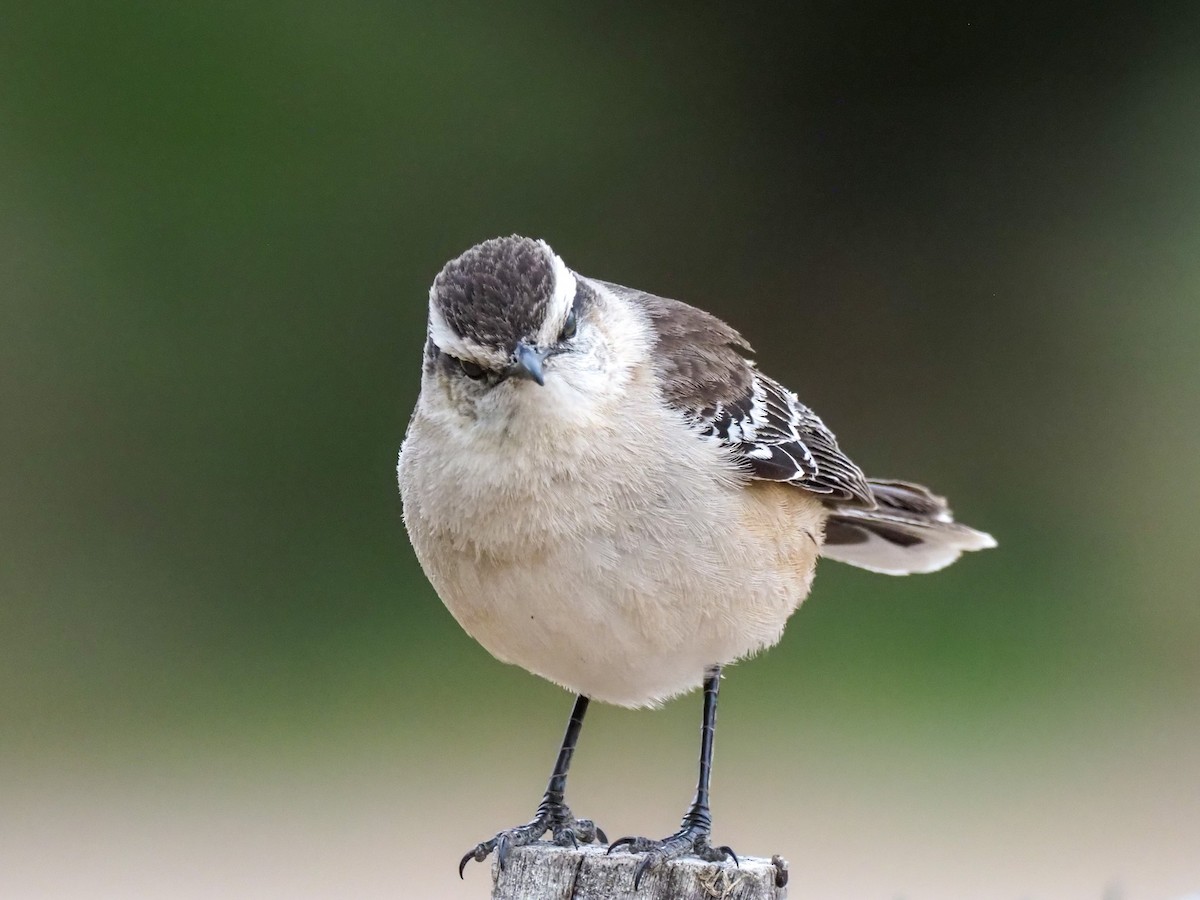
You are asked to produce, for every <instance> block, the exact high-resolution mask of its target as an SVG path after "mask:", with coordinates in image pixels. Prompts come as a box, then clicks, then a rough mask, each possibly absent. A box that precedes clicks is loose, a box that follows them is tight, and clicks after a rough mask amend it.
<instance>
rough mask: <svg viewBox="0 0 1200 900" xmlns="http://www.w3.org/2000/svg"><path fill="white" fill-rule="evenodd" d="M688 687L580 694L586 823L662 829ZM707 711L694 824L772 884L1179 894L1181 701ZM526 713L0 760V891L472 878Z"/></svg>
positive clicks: (394, 889)
mask: <svg viewBox="0 0 1200 900" xmlns="http://www.w3.org/2000/svg"><path fill="white" fill-rule="evenodd" d="M726 693H727V694H729V695H732V694H733V693H734V691H732V690H727V691H726ZM563 699H564V700H565V698H563ZM689 700H690V702H689ZM695 705H696V698H694V697H693V698H688V699H685V700H683V701H682V702H681V703H678V704H676V705H675V706H673V707H671V708H670V709H669V711H666V712H661V713H648V712H639V713H628V712H623V711H613V710H607V709H605V710H596V711H595V712H594V713H593V718H592V720H591V721H590V722H589V723H588V724H589V726H590V729H585V732H584V736H583V743H582V744H581V749H580V752H579V755H578V757H577V766H576V771H575V772H574V774H573V781H572V784H571V790H570V798H571V799H572V800H573V802H574V805H575V808H576V811H577V812H578V813H579V814H581V815H591V816H594V817H596V818H597V819H598V820H599V821H600V822H601V824H602V825H603V826H604V827H605V828H606V829H608V831H609V836H610V837H615V836H617V835H619V834H622V833H625V832H626V831H636V832H642V833H649V834H658V833H659V832H661V833H663V834H665V833H667V832H668V831H669V830H672V829H673V828H674V825H675V820H676V818H677V817H678V815H679V814H680V813H681V812H682V808H683V804H684V802H685V801H686V800H687V799H688V796H689V793H690V789H691V779H692V777H693V774H692V770H693V765H694V751H695V748H694V745H693V741H692V740H691V737H692V735H691V730H690V728H688V723H689V721H690V719H691V715H690V714H691V713H692V712H693V709H692V707H693V706H695ZM727 707H728V708H726V709H724V710H723V715H722V728H721V730H720V731H719V733H718V747H717V770H716V782H715V789H716V795H715V801H716V808H715V815H716V836H717V838H718V839H719V840H720V841H722V842H729V843H730V844H732V845H733V846H734V848H735V849H736V850H738V851H740V852H742V853H746V854H751V853H753V854H763V855H769V854H771V853H775V852H778V853H782V854H783V855H784V856H785V857H787V858H788V859H789V861H790V862H791V871H792V881H791V887H790V896H792V897H794V898H862V900H865V898H878V900H895V898H905V900H960V898H972V900H992V898H995V900H1023V898H1028V900H1041V898H1045V900H1076V898H1077V900H1100V898H1105V900H1118V898H1120V900H1174V898H1182V897H1184V896H1187V895H1188V894H1189V893H1190V892H1196V891H1200V852H1198V848H1200V841H1198V837H1200V753H1198V748H1200V729H1197V728H1196V727H1195V724H1196V723H1195V720H1194V717H1193V718H1191V719H1186V718H1182V719H1181V718H1179V717H1174V716H1171V715H1170V713H1169V711H1164V710H1156V711H1147V714H1146V720H1145V721H1140V722H1130V721H1117V720H1114V721H1112V722H1107V723H1105V722H1095V723H1093V726H1092V727H1089V728H1086V729H1081V730H1076V732H1075V733H1073V734H1069V735H1068V734H1063V733H1055V731H1056V729H1055V725H1054V723H1046V728H1047V732H1048V733H1044V734H1039V735H1031V736H1030V737H1029V739H1028V740H1027V741H1022V740H1021V739H1020V738H1017V739H1016V740H1013V736H1012V735H1008V736H1005V738H1004V739H1003V741H1002V742H1003V743H1004V745H1005V749H1004V750H1003V751H996V752H990V751H989V750H988V748H987V747H986V746H982V745H981V746H979V747H977V748H975V749H974V750H973V751H964V750H961V749H960V750H958V751H948V752H947V753H946V754H945V756H944V757H940V758H939V757H938V756H937V755H936V754H930V753H928V752H926V751H924V750H920V751H918V749H914V748H913V747H912V746H911V745H906V744H905V743H904V742H903V738H902V737H899V738H898V737H897V735H896V734H887V733H885V734H881V735H878V736H877V737H878V739H877V740H874V741H872V740H871V736H870V735H869V734H847V733H839V732H838V731H837V730H836V729H831V728H830V727H829V725H828V724H825V725H822V726H819V727H818V728H815V729H813V730H812V731H811V732H809V733H805V732H804V730H803V729H802V728H793V727H791V726H789V727H787V728H786V730H784V731H778V732H777V731H773V730H771V729H770V728H769V727H768V726H769V723H764V722H761V721H754V720H751V721H746V720H747V718H748V717H747V716H746V715H745V714H744V713H739V710H738V709H737V708H736V706H735V704H734V703H732V702H730V703H728V704H727ZM784 714H785V713H782V712H781V715H784ZM463 715H464V719H465V718H467V716H468V714H467V713H466V711H464V714H463ZM548 723H549V718H548V717H540V716H539V718H538V719H537V722H536V727H535V728H532V729H531V730H530V731H528V732H527V733H525V734H522V735H519V736H514V737H511V738H510V739H508V740H507V741H506V742H505V743H504V744H502V745H490V746H489V744H488V742H487V740H486V738H483V737H480V738H479V740H478V741H471V740H469V739H467V738H468V735H469V731H470V729H469V726H466V725H464V726H463V727H461V728H456V729H455V731H454V734H453V735H447V736H446V739H447V741H448V742H452V743H454V746H451V747H449V748H446V752H442V751H441V750H440V749H438V748H434V747H427V748H421V747H419V746H411V747H408V748H407V749H403V748H401V749H400V750H398V751H397V750H396V748H394V747H393V748H388V747H382V746H379V745H375V746H369V745H365V746H360V747H359V748H358V751H357V752H347V753H345V754H342V755H340V757H339V760H338V763H339V765H338V769H337V770H336V771H334V770H332V769H331V768H330V767H328V765H326V766H322V765H320V764H315V763H312V762H311V761H310V762H308V763H306V762H304V761H303V760H299V759H298V760H291V761H285V762H283V763H279V762H278V761H275V762H272V761H271V760H269V759H267V758H265V755H263V756H260V757H259V758H254V759H251V760H249V761H248V760H247V758H246V757H245V756H244V755H240V756H235V755H228V756H222V755H221V754H211V755H209V756H206V757H204V759H203V764H202V765H196V766H188V765H186V764H183V765H181V764H179V763H178V762H176V763H175V764H170V763H167V762H164V761H162V760H155V759H142V760H136V761H134V760H130V761H129V762H128V764H125V765H122V764H120V763H109V764H96V765H94V766H93V765H89V764H88V763H87V762H86V761H85V760H82V759H78V758H77V759H75V761H74V765H73V767H72V768H73V770H70V771H69V770H68V769H67V768H65V767H64V768H56V767H55V766H54V765H53V764H51V765H49V766H48V767H47V768H46V769H45V770H44V771H41V772H38V771H36V770H33V771H29V770H26V771H22V772H15V771H10V772H8V773H5V775H4V783H5V785H6V787H5V790H4V794H3V797H2V798H0V822H2V823H3V825H2V828H0V860H2V865H0V897H5V898H28V900H35V898H122V900H127V898H135V897H148V898H152V897H172V898H213V897H222V898H234V897H239V898H331V897H356V898H398V897H403V898H445V900H455V898H463V900H466V898H483V897H486V896H488V893H489V889H490V879H489V874H488V870H487V868H486V867H484V866H478V865H472V866H470V867H469V868H468V869H467V873H466V874H467V877H466V880H465V881H463V882H460V881H459V879H458V877H457V875H456V874H455V865H456V863H457V860H458V857H459V855H460V854H461V853H463V852H464V851H465V850H466V849H467V848H468V847H469V845H471V844H473V843H474V841H476V840H478V839H480V838H482V837H484V836H485V834H486V833H488V832H490V831H492V830H494V829H495V828H498V827H500V826H502V825H511V824H517V822H518V820H524V818H526V817H527V816H528V814H529V813H530V812H531V811H532V809H533V806H534V805H535V804H536V802H537V800H538V795H539V792H540V790H541V787H542V782H543V779H544V777H545V775H546V767H547V765H548V761H549V758H550V757H551V756H552V754H553V744H554V742H555V741H556V740H557V737H558V734H557V729H556V728H554V727H553V726H552V725H550V724H548ZM792 724H795V723H792ZM764 728H767V730H766V731H765V732H764ZM668 730H669V731H671V732H679V733H678V734H675V733H671V734H667V733H666V732H667V731H668ZM685 731H686V733H683V732H685ZM535 732H536V733H535ZM788 732H790V733H791V734H792V735H793V737H792V738H791V739H789V738H787V737H786V734H787V733H788ZM893 740H899V742H898V743H895V744H889V741H893ZM1022 744H1024V747H1022ZM1047 746H1053V747H1054V748H1055V749H1054V751H1053V752H1052V753H1047V752H1046V747H1047ZM426 751H428V752H426ZM396 753H398V755H392V756H391V758H389V755H390V754H396ZM317 755H323V754H317Z"/></svg>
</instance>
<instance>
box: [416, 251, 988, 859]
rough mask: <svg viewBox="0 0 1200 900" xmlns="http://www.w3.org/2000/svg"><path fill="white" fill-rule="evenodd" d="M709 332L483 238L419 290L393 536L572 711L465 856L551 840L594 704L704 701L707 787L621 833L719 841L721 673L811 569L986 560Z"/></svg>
mask: <svg viewBox="0 0 1200 900" xmlns="http://www.w3.org/2000/svg"><path fill="white" fill-rule="evenodd" d="M749 352H750V346H749V345H748V344H747V343H746V341H745V340H744V339H743V338H742V336H741V335H740V334H738V332H737V331H735V330H734V329H733V328H731V327H730V326H729V325H726V324H725V323H724V322H722V321H721V320H720V319H718V318H716V317H714V316H712V315H709V314H708V313H706V312H703V311H701V310H699V309H695V308H694V307H691V306H688V305H687V304H685V303H680V302H679V301H677V300H668V299H666V298H663V297H657V296H654V295H653V294H648V293H645V292H643V291H638V290H633V289H631V288H626V287H621V286H619V285H616V284H610V283H608V282H605V281H599V280H597V279H594V278H586V277H584V276H582V275H580V274H578V273H577V272H573V271H572V270H571V269H569V268H568V267H567V266H566V264H565V263H564V262H563V261H562V259H561V258H560V257H559V256H557V255H556V254H555V253H554V251H553V250H551V249H550V247H549V246H548V245H547V244H546V243H545V242H544V241H535V240H531V239H529V238H524V237H519V236H516V235H514V236H512V237H506V238H496V239H494V240H490V241H485V242H484V243H482V244H479V245H477V246H475V247H472V248H471V249H470V250H468V251H466V252H465V253H464V254H462V255H461V256H459V257H458V258H457V259H454V260H451V261H450V262H448V263H447V264H446V266H445V268H443V269H442V271H441V273H440V274H439V275H438V276H437V278H436V279H435V280H434V282H433V286H432V288H431V289H430V292H429V327H428V336H427V339H426V342H425V354H424V362H423V365H422V374H421V394H420V398H419V399H418V401H417V407H416V410H415V412H414V413H413V416H412V421H411V422H410V424H409V427H408V433H407V435H406V437H405V439H404V444H403V446H402V448H401V450H400V460H399V467H398V474H399V481H400V493H401V495H402V497H403V502H404V521H405V524H406V526H407V528H408V533H409V536H410V538H411V540H412V544H413V547H414V548H415V550H416V553H417V558H418V559H419V560H420V562H421V566H422V568H423V569H424V571H425V574H426V575H427V576H428V577H429V580H430V581H431V582H432V584H433V586H434V588H435V589H436V590H437V593H438V595H439V596H440V597H441V599H442V601H443V602H444V603H445V604H446V607H447V608H448V609H449V610H450V613H451V614H452V615H453V616H454V618H455V619H457V620H458V623H459V624H460V625H462V627H463V628H464V629H465V630H466V631H467V633H468V634H470V635H471V636H472V637H474V638H475V639H476V640H477V641H479V643H481V644H482V645H483V646H484V647H485V648H487V650H488V651H489V652H490V653H491V654H492V655H493V656H495V657H496V658H497V659H499V660H502V661H504V662H508V663H515V664H517V665H519V666H522V667H524V668H525V669H527V670H529V671H530V672H533V673H534V674H537V675H540V676H542V677H543V678H547V679H549V680H550V681H553V682H554V683H556V684H559V685H561V686H562V687H564V688H566V689H567V690H569V691H572V692H574V693H575V694H576V695H577V698H576V700H575V706H574V710H573V711H572V713H571V718H570V721H569V723H568V725H567V730H566V735H565V736H564V738H563V742H562V747H561V749H560V751H559V754H558V759H557V762H556V764H555V767H554V770H553V773H552V775H551V778H550V783H549V785H548V786H547V789H546V793H545V795H544V797H543V799H542V802H541V804H540V805H539V806H538V809H537V813H536V815H535V816H534V818H533V820H532V821H531V822H529V823H528V824H526V825H521V826H519V827H516V828H512V829H508V830H506V831H501V832H500V833H499V834H497V835H496V836H495V837H493V838H491V839H489V840H486V841H484V842H483V843H481V844H479V845H478V846H477V847H475V848H474V849H473V850H471V851H470V852H469V853H467V854H466V855H465V856H464V857H463V859H462V862H461V863H460V864H459V874H460V875H461V874H462V871H463V868H464V867H465V865H466V863H467V862H468V861H469V860H471V859H475V860H479V861H482V860H484V859H485V858H486V857H487V856H488V854H490V853H491V852H492V851H493V850H495V851H496V852H497V856H498V859H499V861H500V865H501V866H503V865H504V862H505V859H506V857H507V855H508V853H509V851H510V849H511V848H513V847H517V846H521V845H523V844H528V843H531V842H533V841H536V840H538V839H540V838H541V837H542V836H543V835H544V834H545V833H546V832H551V833H552V835H553V838H554V841H555V842H556V843H558V844H560V845H571V844H575V843H576V842H577V841H584V842H591V841H594V840H600V841H604V842H605V843H607V838H606V837H605V835H604V833H603V832H602V831H601V830H600V829H599V828H597V827H596V826H595V824H594V823H593V822H591V821H589V820H586V819H576V818H575V817H574V816H573V815H572V813H571V811H570V810H569V809H568V807H567V806H566V804H565V803H564V789H565V786H566V776H567V769H568V766H569V765H570V762H571V755H572V753H573V751H574V749H575V743H576V740H577V738H578V736H579V730H580V727H581V725H582V722H583V717H584V714H585V712H586V711H587V707H588V701H589V698H590V699H595V700H599V701H602V702H605V703H614V704H617V705H620V706H627V707H638V706H654V705H656V704H659V703H661V702H662V701H664V700H667V699H668V698H670V697H674V696H676V695H678V694H681V693H683V692H685V691H689V690H691V689H693V688H695V687H697V686H699V685H703V688H704V714H703V725H702V728H701V750H700V776H699V782H698V784H697V787H696V794H695V799H694V800H693V802H692V804H691V806H690V807H689V808H688V811H687V813H686V815H684V817H683V822H682V825H681V827H680V829H679V831H678V832H676V833H675V834H673V835H671V836H670V837H667V838H666V839H664V840H661V841H657V840H649V839H647V838H641V837H638V838H622V839H621V840H618V841H616V842H615V843H613V844H612V846H611V848H610V850H611V849H614V848H616V847H618V846H625V847H626V848H628V849H629V850H631V851H633V852H638V853H644V854H645V857H644V859H643V861H642V862H641V863H640V866H639V869H638V873H637V880H638V881H640V879H641V876H642V874H643V873H644V872H645V871H646V870H648V869H649V868H650V867H652V866H654V865H657V864H658V863H660V862H662V861H664V860H667V859H671V858H674V857H677V856H682V855H686V854H697V855H699V856H701V857H702V858H704V859H707V860H711V861H718V860H722V859H725V858H733V859H734V860H736V857H735V856H734V855H733V852H732V851H731V850H730V849H729V848H728V847H721V846H714V845H712V844H711V843H710V834H711V828H712V820H711V816H710V813H709V797H708V787H709V769H710V766H711V757H712V742H713V732H714V728H715V723H716V708H717V689H718V686H719V680H720V674H721V667H722V666H724V665H726V664H728V663H732V662H734V661H735V660H737V659H740V658H742V657H744V656H747V655H749V654H753V653H755V652H756V651H759V650H762V649H763V648H766V647H770V646H772V645H773V644H775V643H776V642H777V641H778V640H779V638H780V635H781V634H782V632H783V628H784V624H785V623H786V622H787V619H788V617H789V616H790V615H791V614H792V612H793V611H794V610H795V609H796V607H798V606H799V605H800V602H801V601H802V600H803V599H804V597H805V595H806V594H807V593H808V590H809V585H810V584H811V583H812V578H813V568H814V566H815V564H816V561H817V557H818V556H825V557H828V558H830V559H836V560H839V561H841V562H845V563H849V564H851V565H854V566H859V567H861V568H864V569H870V570H872V571H875V572H884V573H887V574H891V575H904V574H908V573H910V572H932V571H934V570H936V569H940V568H942V567H943V566H946V565H949V564H950V563H951V562H953V561H954V560H955V559H957V558H958V556H959V555H960V554H961V553H962V552H963V551H964V550H980V549H983V548H986V547H993V546H995V541H993V540H992V538H991V537H989V536H988V535H986V534H984V533H982V532H979V531H975V530H973V529H971V528H967V527H966V526H964V525H960V524H958V523H956V522H955V521H954V519H953V517H952V516H951V513H950V509H949V507H948V506H947V505H946V501H945V500H944V499H942V498H941V497H938V496H936V495H934V494H933V493H931V492H930V491H928V490H927V489H926V488H924V487H921V486H920V485H916V484H910V483H907V482H903V481H883V480H875V479H867V478H866V477H864V475H863V473H862V471H861V470H860V469H859V468H858V466H856V465H855V464H854V463H853V462H851V461H850V459H849V458H848V457H847V456H846V455H845V454H844V453H843V452H842V451H841V449H840V448H839V447H838V444H837V440H836V439H835V438H834V436H833V433H832V432H831V431H830V430H829V429H828V428H827V427H826V426H825V424H824V423H823V422H822V421H821V419H820V418H818V417H817V415H816V413H814V412H813V411H812V410H810V409H809V408H808V407H806V406H805V405H804V404H802V403H801V402H800V401H799V400H798V399H797V398H796V395H795V394H793V393H792V392H791V391H789V390H788V389H787V388H785V387H783V385H781V384H779V383H778V382H777V381H775V380H773V379H771V378H769V377H768V376H766V375H764V374H763V373H761V372H760V371H758V369H757V368H756V367H755V364H754V363H753V362H751V361H750V360H748V359H747V358H746V355H747V354H748V353H749Z"/></svg>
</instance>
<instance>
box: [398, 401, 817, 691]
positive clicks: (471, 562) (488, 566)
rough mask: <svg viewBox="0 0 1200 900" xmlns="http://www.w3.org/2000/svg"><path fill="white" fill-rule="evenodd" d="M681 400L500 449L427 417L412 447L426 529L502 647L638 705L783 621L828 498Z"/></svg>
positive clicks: (462, 605)
mask: <svg viewBox="0 0 1200 900" xmlns="http://www.w3.org/2000/svg"><path fill="white" fill-rule="evenodd" d="M671 415H672V414H671V413H670V412H669V411H665V410H661V408H660V409H656V410H649V409H648V410H644V411H643V413H642V418H641V420H640V421H641V422H642V423H643V427H642V428H641V429H640V430H639V432H638V433H637V434H636V435H633V434H631V433H628V432H622V431H621V430H620V429H617V428H614V429H612V430H611V432H610V433H607V434H596V433H594V432H593V433H589V434H587V435H583V436H581V438H580V439H579V440H574V439H571V438H569V437H567V436H563V435H561V434H560V435H557V436H556V439H555V441H554V442H553V446H552V447H551V446H549V445H546V446H542V445H539V443H538V442H537V441H521V442H519V443H517V444H514V446H513V447H512V448H510V450H509V452H507V453H499V454H498V453H497V451H496V448H495V447H494V446H487V447H473V446H471V438H470V436H469V435H457V436H452V435H448V434H445V433H440V430H439V427H437V426H434V425H433V424H432V423H430V422H423V421H422V420H421V418H420V416H418V417H417V418H416V419H414V422H413V427H412V429H411V430H410V433H409V438H408V440H407V441H406V444H405V449H404V451H403V453H402V457H401V463H400V482H401V491H402V494H403V499H404V511H405V521H406V524H407V526H408V529H409V533H410V535H411V537H412V541H413V545H414V547H415V548H416V551H417V555H418V558H419V559H420V561H421V564H422V566H423V567H424V569H425V572H426V574H427V575H428V577H429V579H430V581H431V582H432V583H433V585H434V587H435V589H436V590H437V592H438V594H439V596H440V597H441V598H442V600H443V602H444V603H445V604H446V606H447V608H448V609H449V610H450V612H451V613H452V614H453V615H454V617H455V618H456V619H457V620H458V622H459V623H460V624H461V625H462V626H463V628H464V629H465V630H466V631H467V632H468V633H469V634H471V635H472V636H473V637H474V638H475V639H476V640H478V641H479V642H480V643H481V644H482V645H483V646H484V647H485V648H487V649H488V650H489V651H490V652H491V653H492V654H493V655H494V656H496V657H497V658H498V659H501V660H504V661H506V662H511V663H515V664H517V665H520V666H522V667H524V668H525V669H528V670H529V671H531V672H534V673H536V674H538V675H541V676H543V677H545V678H547V679H550V680H551V681H554V682H556V683H558V684H560V685H562V686H563V687H566V688H568V689H569V690H572V691H575V692H578V693H583V694H587V695H589V696H592V697H594V698H595V699H598V700H603V701H607V702H610V703H617V704H621V705H626V706H639V705H646V704H652V703H656V702H659V701H661V700H664V699H666V698H668V697H670V696H673V695H675V694H678V693H680V692H682V691H686V690H689V689H691V688H693V687H695V686H697V685H699V684H700V682H701V680H702V678H703V672H704V669H705V667H706V666H709V665H712V664H725V663H729V662H732V661H733V660H735V659H738V658H741V657H743V656H746V655H748V654H750V653H753V652H755V651H757V650H760V649H762V648H764V647H767V646H770V645H771V644H774V643H775V642H776V641H777V640H778V639H779V636H780V635H781V634H782V631H783V627H784V624H785V623H786V621H787V618H788V616H789V615H790V614H791V613H792V611H793V610H795V608H796V607H797V606H798V605H799V604H800V602H801V601H802V600H803V599H804V597H805V595H806V594H807V592H808V588H809V584H810V583H811V579H812V567H813V564H814V562H815V560H816V556H817V552H818V550H819V544H820V541H821V529H822V522H823V515H824V513H823V507H822V506H821V505H820V503H819V502H817V501H816V500H815V499H814V498H813V497H812V496H811V495H809V494H806V493H805V492H803V491H801V490H798V489H796V488H793V487H789V486H786V485H778V484H768V483H757V482H752V483H747V482H746V481H745V480H744V479H743V478H742V477H740V476H739V474H738V473H737V472H736V470H734V469H733V468H732V467H731V464H730V463H729V461H728V460H727V458H726V457H725V456H724V453H723V451H722V450H721V448H720V447H719V446H718V445H716V444H715V443H714V442H711V441H706V440H703V439H701V438H699V437H698V436H696V435H695V434H694V433H693V432H691V431H689V430H688V428H687V427H686V426H685V425H684V423H683V422H682V421H680V420H678V419H671V418H670V416H671ZM651 416H657V417H660V419H661V421H659V422H658V423H657V426H656V427H645V424H646V423H650V424H651V425H655V423H654V421H653V419H651V418H649V417H651ZM449 447H453V448H454V449H453V452H448V448H449ZM498 461H499V462H498Z"/></svg>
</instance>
